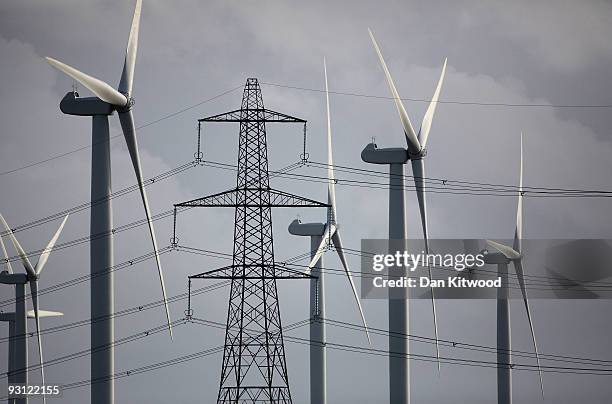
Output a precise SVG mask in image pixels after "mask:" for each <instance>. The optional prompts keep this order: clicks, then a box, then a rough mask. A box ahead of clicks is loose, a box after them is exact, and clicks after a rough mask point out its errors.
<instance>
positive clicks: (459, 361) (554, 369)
mask: <svg viewBox="0 0 612 404" xmlns="http://www.w3.org/2000/svg"><path fill="white" fill-rule="evenodd" d="M191 321H192V322H194V323H196V324H198V323H199V324H202V325H206V326H210V327H216V328H221V327H222V328H225V324H222V323H219V322H216V321H211V320H204V319H200V318H196V317H192V318H191ZM308 321H309V320H308ZM285 338H286V339H287V340H288V341H291V340H293V341H296V342H298V343H303V344H306V345H312V344H317V346H318V345H320V342H316V341H310V340H309V339H306V338H299V337H293V336H285ZM325 346H326V347H328V348H331V349H340V350H343V349H352V350H353V351H352V352H361V353H368V354H373V355H380V356H395V357H402V358H406V359H412V360H418V361H425V362H433V363H437V362H438V358H437V357H436V356H432V355H423V354H415V353H402V352H389V351H387V350H382V349H375V348H367V347H361V346H355V345H348V344H340V343H334V342H330V341H325ZM440 360H441V361H442V363H448V364H451V365H464V366H476V367H493V368H498V367H508V366H510V367H511V368H512V369H516V370H526V371H535V372H537V371H539V370H538V368H541V369H542V372H550V373H573V374H593V375H595V374H597V375H612V369H606V368H603V369H601V368H585V367H571V366H551V365H540V366H538V365H532V364H527V363H501V362H497V361H482V360H476V359H465V358H453V357H440Z"/></svg>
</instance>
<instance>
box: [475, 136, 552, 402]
mask: <svg viewBox="0 0 612 404" xmlns="http://www.w3.org/2000/svg"><path fill="white" fill-rule="evenodd" d="M520 161H521V162H520V164H521V166H520V170H519V193H518V206H517V210H516V228H515V231H514V242H513V244H512V247H509V246H506V245H503V244H500V243H496V242H495V241H491V240H487V244H488V245H489V246H491V247H492V248H494V249H496V250H497V251H498V252H497V253H489V254H485V262H486V263H488V264H497V275H498V276H499V277H501V279H502V285H504V287H502V288H499V289H498V290H497V294H498V295H497V402H498V404H510V403H512V368H511V366H510V364H511V363H512V356H511V349H512V343H511V329H510V305H509V304H508V303H509V300H508V299H509V293H508V264H509V263H510V262H512V264H513V265H514V269H515V271H516V277H517V279H518V282H519V286H520V288H521V294H522V296H523V303H524V305H525V311H526V313H527V320H529V329H530V330H531V339H532V340H533V346H534V349H535V355H536V361H537V363H538V372H539V374H540V390H541V392H542V396H543V395H544V384H543V381H542V371H541V369H540V356H539V354H538V345H537V343H536V337H535V332H534V329H533V321H532V317H531V311H530V310H529V300H528V299H527V290H526V288H525V275H524V272H523V255H522V240H523V134H522V133H521V157H520Z"/></svg>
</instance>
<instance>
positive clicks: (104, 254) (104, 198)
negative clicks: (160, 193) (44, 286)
mask: <svg viewBox="0 0 612 404" xmlns="http://www.w3.org/2000/svg"><path fill="white" fill-rule="evenodd" d="M141 7H142V1H141V0H137V2H136V9H135V11H134V18H133V20H132V27H131V30H130V36H129V39H128V44H127V49H126V52H125V62H124V65H123V73H122V74H121V81H120V82H119V88H118V91H117V90H115V89H114V88H113V87H111V86H110V85H108V84H107V83H105V82H103V81H101V80H98V79H96V78H94V77H91V76H89V75H87V74H85V73H82V72H80V71H79V70H77V69H75V68H73V67H70V66H68V65H66V64H64V63H62V62H59V61H57V60H55V59H52V58H47V61H48V62H49V64H51V65H52V66H53V67H55V68H57V69H58V70H60V71H62V72H64V73H66V74H67V75H68V76H70V77H72V78H73V79H75V80H76V81H78V82H79V83H81V84H82V85H84V86H85V87H87V88H88V89H89V90H90V91H91V92H93V93H94V94H95V95H96V97H88V98H81V97H78V94H76V93H74V92H70V93H68V94H67V95H66V96H65V97H64V98H63V99H62V101H61V103H60V109H61V110H62V112H63V113H65V114H69V115H79V116H91V117H92V153H91V158H92V161H91V201H92V207H91V228H90V231H91V250H90V261H91V268H90V271H91V275H92V278H91V282H90V285H91V297H90V299H91V317H92V320H95V321H92V323H91V349H92V355H91V378H92V380H93V381H94V382H93V383H92V386H91V402H92V404H97V403H105V404H107V403H112V402H113V401H114V383H113V380H112V378H110V377H109V376H111V375H112V374H113V368H114V350H113V347H112V342H113V335H114V322H113V317H112V314H113V312H114V298H113V273H112V271H110V269H111V268H112V266H113V239H112V232H111V230H112V228H113V226H112V224H113V220H112V208H111V200H110V196H111V163H110V136H109V128H108V116H109V115H111V114H113V112H115V111H116V112H117V114H118V115H119V121H120V123H121V129H122V131H123V135H124V137H125V141H126V144H127V148H128V151H129V153H130V157H131V159H132V165H133V166H134V172H135V174H136V179H137V181H138V186H139V188H140V196H141V198H142V203H143V205H144V210H145V215H146V217H147V223H148V226H149V233H150V236H151V242H152V244H153V250H154V252H155V261H156V264H157V271H158V274H159V281H160V284H161V289H162V294H163V299H164V305H165V311H166V319H167V321H168V331H169V333H170V337H171V338H172V328H171V322H170V312H169V311H168V303H167V299H166V288H165V286H164V277H163V273H162V267H161V262H160V259H159V253H158V248H157V241H156V238H155V230H154V228H153V222H152V221H151V211H150V208H149V202H148V200H147V194H146V192H145V188H144V184H143V174H142V168H141V164H140V155H139V153H138V142H137V139H136V128H135V126H134V117H133V115H132V106H133V99H132V84H133V79H134V67H135V65H136V52H137V50H138V30H139V25H140V12H141ZM101 347H103V348H102V349H100V348H101Z"/></svg>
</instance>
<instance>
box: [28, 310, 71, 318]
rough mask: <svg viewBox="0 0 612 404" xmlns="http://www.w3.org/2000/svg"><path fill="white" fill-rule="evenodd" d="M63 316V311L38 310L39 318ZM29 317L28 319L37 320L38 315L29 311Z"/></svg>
mask: <svg viewBox="0 0 612 404" xmlns="http://www.w3.org/2000/svg"><path fill="white" fill-rule="evenodd" d="M63 315H64V313H62V312H61V311H49V310H38V318H46V317H61V316H63ZM27 316H28V318H36V313H35V312H34V310H28V312H27Z"/></svg>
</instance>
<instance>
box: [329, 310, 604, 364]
mask: <svg viewBox="0 0 612 404" xmlns="http://www.w3.org/2000/svg"><path fill="white" fill-rule="evenodd" d="M321 320H322V321H324V322H325V323H326V324H330V325H332V326H335V327H340V328H346V329H352V330H358V331H359V332H363V330H364V329H365V327H364V326H363V325H362V324H354V323H348V322H345V321H339V320H333V319H330V318H325V319H321ZM368 331H369V332H370V333H372V334H378V335H384V336H389V335H392V336H394V337H400V338H404V339H410V340H411V341H413V342H421V343H426V344H436V339H435V338H432V337H425V336H422V335H416V334H404V333H400V332H393V331H389V330H386V329H382V328H375V327H371V326H368ZM438 342H439V343H440V344H441V345H442V346H447V347H450V348H460V349H466V350H473V351H478V352H484V353H494V354H497V353H498V352H509V353H511V354H512V355H513V356H518V357H525V358H531V359H535V358H536V353H535V352H533V351H521V350H516V349H507V350H506V349H500V348H497V347H491V346H486V345H478V344H472V343H467V342H462V341H456V340H445V339H438ZM537 356H538V357H539V358H540V359H543V360H550V361H555V362H564V363H579V364H593V363H596V364H599V365H601V366H612V360H604V359H593V358H581V357H576V356H563V355H551V354H544V353H538V354H537Z"/></svg>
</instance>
